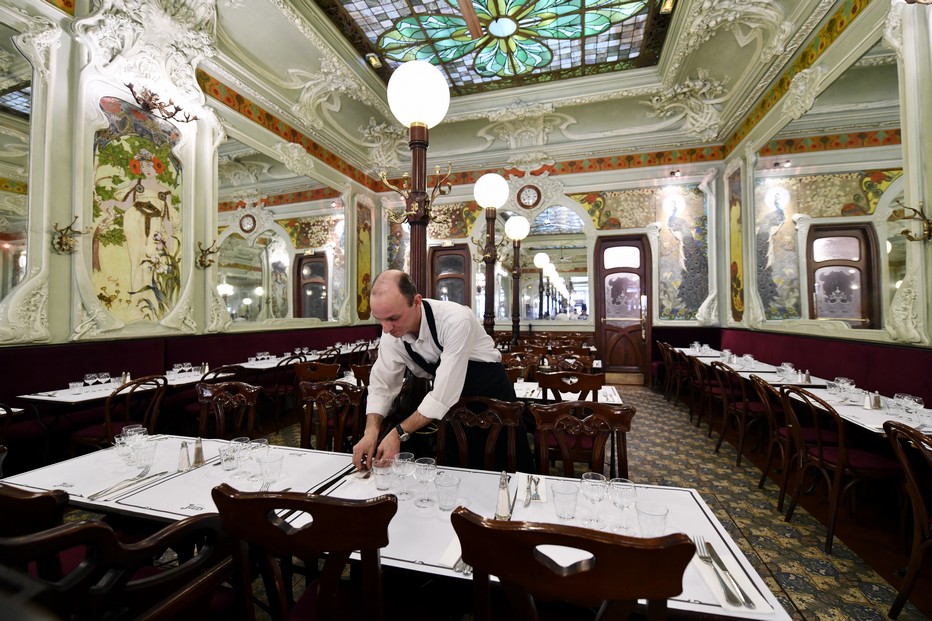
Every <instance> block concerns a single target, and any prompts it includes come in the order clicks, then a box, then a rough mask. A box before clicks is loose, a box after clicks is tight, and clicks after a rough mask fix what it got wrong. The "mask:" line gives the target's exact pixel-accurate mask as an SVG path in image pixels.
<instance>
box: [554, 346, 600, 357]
mask: <svg viewBox="0 0 932 621" xmlns="http://www.w3.org/2000/svg"><path fill="white" fill-rule="evenodd" d="M550 353H551V354H553V355H554V356H588V357H592V350H591V349H589V348H588V347H579V346H578V345H561V346H552V347H551V348H550Z"/></svg>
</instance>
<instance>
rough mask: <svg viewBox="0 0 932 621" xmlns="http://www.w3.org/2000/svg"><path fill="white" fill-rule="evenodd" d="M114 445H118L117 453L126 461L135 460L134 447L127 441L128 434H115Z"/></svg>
mask: <svg viewBox="0 0 932 621" xmlns="http://www.w3.org/2000/svg"><path fill="white" fill-rule="evenodd" d="M113 446H115V447H116V450H117V455H119V456H120V458H121V459H122V460H123V461H125V462H126V463H131V462H132V460H133V449H132V447H130V445H129V442H127V441H126V436H124V435H123V434H119V435H116V436H113Z"/></svg>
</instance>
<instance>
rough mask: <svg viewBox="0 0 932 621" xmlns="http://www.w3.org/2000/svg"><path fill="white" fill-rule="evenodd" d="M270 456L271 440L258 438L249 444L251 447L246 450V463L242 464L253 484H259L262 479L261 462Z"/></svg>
mask: <svg viewBox="0 0 932 621" xmlns="http://www.w3.org/2000/svg"><path fill="white" fill-rule="evenodd" d="M268 454H269V440H268V438H256V439H255V440H251V441H250V442H249V446H248V447H247V448H246V454H245V455H244V457H245V461H244V462H243V464H242V467H243V468H244V469H246V470H248V471H249V480H250V481H252V482H254V483H255V482H258V481H261V479H262V469H261V468H260V465H259V461H260V460H261V459H262V458H264V457H265V456H266V455H268Z"/></svg>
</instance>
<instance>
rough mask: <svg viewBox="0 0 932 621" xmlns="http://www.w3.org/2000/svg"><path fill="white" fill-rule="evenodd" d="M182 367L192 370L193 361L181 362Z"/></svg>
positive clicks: (185, 369)
mask: <svg viewBox="0 0 932 621" xmlns="http://www.w3.org/2000/svg"><path fill="white" fill-rule="evenodd" d="M181 368H182V369H183V370H184V371H185V372H188V371H190V370H191V363H190V362H182V363H181Z"/></svg>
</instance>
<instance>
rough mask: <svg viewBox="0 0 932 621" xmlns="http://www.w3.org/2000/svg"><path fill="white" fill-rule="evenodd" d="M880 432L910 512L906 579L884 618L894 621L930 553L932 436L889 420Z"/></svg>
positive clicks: (931, 528) (931, 531)
mask: <svg viewBox="0 0 932 621" xmlns="http://www.w3.org/2000/svg"><path fill="white" fill-rule="evenodd" d="M883 430H884V432H885V433H886V434H887V438H889V440H890V443H891V444H892V445H893V452H894V453H895V454H896V458H897V461H899V462H900V466H901V467H902V469H903V476H904V478H905V483H906V493H907V495H908V496H909V501H910V505H911V506H912V513H913V516H912V517H913V537H912V539H913V541H912V548H911V551H910V553H909V565H908V566H907V568H906V576H905V577H904V578H903V583H902V584H901V585H900V590H899V592H898V593H897V594H896V599H895V600H894V602H893V605H892V606H890V612H888V613H887V616H888V617H890V618H891V619H896V618H897V617H898V616H899V615H900V611H901V610H903V606H904V605H905V604H906V600H907V599H909V595H910V593H912V590H913V587H914V586H915V584H916V578H917V577H918V576H919V572H920V570H921V569H922V565H923V561H924V560H925V558H926V556H928V554H929V551H930V550H932V517H930V514H929V508H930V507H932V437H929V436H928V435H926V434H925V433H923V432H921V431H919V430H918V429H915V428H913V427H910V426H909V425H906V424H903V423H900V422H897V421H892V420H888V421H887V422H885V423H884V424H883Z"/></svg>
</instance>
